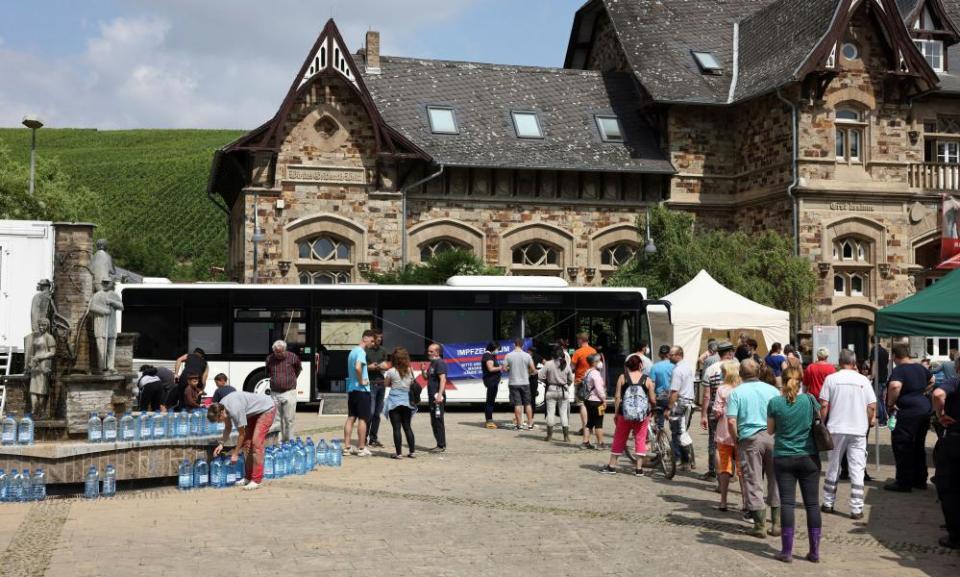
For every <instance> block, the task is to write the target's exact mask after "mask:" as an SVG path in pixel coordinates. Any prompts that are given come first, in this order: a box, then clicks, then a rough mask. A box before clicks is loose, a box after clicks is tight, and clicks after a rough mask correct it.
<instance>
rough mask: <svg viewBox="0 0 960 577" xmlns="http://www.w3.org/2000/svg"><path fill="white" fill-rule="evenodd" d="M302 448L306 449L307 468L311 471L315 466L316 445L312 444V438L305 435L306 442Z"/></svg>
mask: <svg viewBox="0 0 960 577" xmlns="http://www.w3.org/2000/svg"><path fill="white" fill-rule="evenodd" d="M304 449H306V451H307V470H308V471H313V470H314V469H316V468H317V447H316V445H314V444H313V439H311V438H310V437H307V444H306V446H304Z"/></svg>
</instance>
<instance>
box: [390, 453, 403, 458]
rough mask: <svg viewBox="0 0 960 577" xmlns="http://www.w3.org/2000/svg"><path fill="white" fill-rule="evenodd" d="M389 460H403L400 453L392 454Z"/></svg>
mask: <svg viewBox="0 0 960 577" xmlns="http://www.w3.org/2000/svg"><path fill="white" fill-rule="evenodd" d="M390 458H391V459H402V458H403V455H401V454H400V453H396V454H394V455H390Z"/></svg>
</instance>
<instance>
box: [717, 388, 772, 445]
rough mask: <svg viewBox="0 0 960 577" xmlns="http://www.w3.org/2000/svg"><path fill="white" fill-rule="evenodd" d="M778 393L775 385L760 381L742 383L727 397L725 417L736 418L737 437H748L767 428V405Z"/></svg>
mask: <svg viewBox="0 0 960 577" xmlns="http://www.w3.org/2000/svg"><path fill="white" fill-rule="evenodd" d="M779 395H780V391H778V390H777V388H776V387H772V386H770V385H768V384H767V383H764V382H761V381H750V382H747V383H743V384H741V385H740V386H738V387H737V388H735V389H734V390H733V392H732V393H730V398H728V399H727V417H735V418H736V419H737V437H738V438H740V439H749V438H750V437H752V436H754V435H756V434H757V433H759V432H760V431H765V430H766V429H767V406H768V405H769V404H770V399H772V398H774V397H777V396H779Z"/></svg>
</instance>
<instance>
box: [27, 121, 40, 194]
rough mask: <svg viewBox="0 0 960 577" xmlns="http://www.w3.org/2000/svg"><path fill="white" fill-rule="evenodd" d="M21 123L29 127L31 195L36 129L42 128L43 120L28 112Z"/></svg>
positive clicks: (34, 178)
mask: <svg viewBox="0 0 960 577" xmlns="http://www.w3.org/2000/svg"><path fill="white" fill-rule="evenodd" d="M23 125H24V126H26V127H27V128H29V129H30V196H33V188H34V186H35V185H34V182H35V180H36V174H37V129H38V128H43V122H41V120H40V119H39V118H37V117H36V116H34V115H32V114H28V115H26V116H24V117H23Z"/></svg>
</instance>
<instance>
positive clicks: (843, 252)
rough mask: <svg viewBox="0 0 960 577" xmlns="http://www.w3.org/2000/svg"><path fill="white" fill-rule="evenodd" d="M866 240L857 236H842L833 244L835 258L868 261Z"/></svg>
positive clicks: (847, 260)
mask: <svg viewBox="0 0 960 577" xmlns="http://www.w3.org/2000/svg"><path fill="white" fill-rule="evenodd" d="M866 244H867V243H866V242H865V241H861V240H859V239H857V238H850V237H847V238H840V239H837V240H836V242H834V244H833V259H834V260H840V261H843V262H868V260H869V259H868V253H867V246H866Z"/></svg>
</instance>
